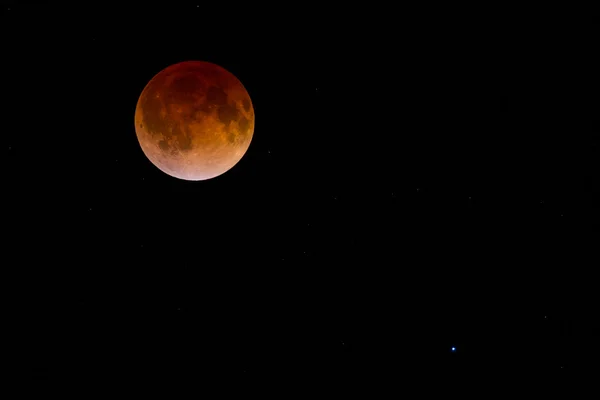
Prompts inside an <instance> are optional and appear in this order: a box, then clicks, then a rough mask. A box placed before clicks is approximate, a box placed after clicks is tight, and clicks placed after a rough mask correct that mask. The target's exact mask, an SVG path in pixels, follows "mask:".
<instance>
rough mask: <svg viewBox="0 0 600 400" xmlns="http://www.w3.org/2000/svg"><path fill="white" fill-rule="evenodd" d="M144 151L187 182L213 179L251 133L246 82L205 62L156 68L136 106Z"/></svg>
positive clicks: (241, 150)
mask: <svg viewBox="0 0 600 400" xmlns="http://www.w3.org/2000/svg"><path fill="white" fill-rule="evenodd" d="M135 132H136V134H137V138H138V141H139V142H140V146H141V147H142V151H143V152H144V154H145V155H146V157H148V159H149V160H150V161H151V162H152V163H153V164H154V165H155V166H156V167H157V168H158V169H160V170H161V171H163V172H165V173H166V174H168V175H171V176H173V177H175V178H179V179H184V180H188V181H200V180H206V179H211V178H214V177H216V176H219V175H221V174H223V173H225V172H227V171H228V170H230V169H231V168H232V167H233V166H234V165H235V164H237V163H238V162H239V161H240V160H241V158H242V157H243V156H244V154H245V153H246V151H247V150H248V147H249V146H250V141H251V140H252V136H253V134H254V107H253V105H252V101H251V100H250V96H249V95H248V92H247V91H246V88H244V85H242V83H241V82H240V81H239V80H238V79H237V78H236V77H235V76H234V75H233V74H232V73H230V72H229V71H227V70H225V69H224V68H222V67H220V66H218V65H215V64H212V63H209V62H205V61H185V62H181V63H178V64H174V65H171V66H169V67H167V68H165V69H163V70H162V71H160V72H159V73H158V74H156V76H154V78H152V79H151V80H150V82H149V83H148V84H147V85H146V87H145V88H144V90H143V91H142V93H141V95H140V97H139V99H138V102H137V106H136V109H135Z"/></svg>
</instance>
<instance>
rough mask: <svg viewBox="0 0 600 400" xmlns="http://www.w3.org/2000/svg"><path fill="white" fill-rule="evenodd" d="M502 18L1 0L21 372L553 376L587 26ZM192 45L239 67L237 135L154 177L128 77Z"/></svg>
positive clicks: (582, 208) (584, 185) (12, 288)
mask: <svg viewBox="0 0 600 400" xmlns="http://www.w3.org/2000/svg"><path fill="white" fill-rule="evenodd" d="M231 7H233V6H231ZM509 14H510V13H509ZM510 15H511V18H505V17H504V16H500V14H499V13H487V12H483V11H482V12H481V14H479V15H478V16H477V17H474V16H473V15H472V14H469V13H466V12H464V10H456V9H452V10H450V9H448V10H442V9H438V10H435V11H433V10H408V9H403V10H384V9H380V10H373V11H371V10H365V9H358V8H357V9H351V8H348V7H346V8H345V9H344V10H333V9H332V10H330V11H328V10H322V9H309V8H306V9H303V8H292V7H291V6H290V9H289V10H287V9H275V10H274V9H266V8H265V9H264V10H260V9H257V8H254V9H251V8H248V9H240V8H235V7H234V9H232V10H229V9H227V7H224V8H223V9H218V10H213V9H208V8H206V7H205V6H204V5H202V6H201V7H197V6H196V5H195V4H189V5H178V6H169V7H166V6H163V5H161V4H157V5H156V6H141V5H139V6H133V5H131V6H128V8H125V7H122V6H98V5H94V6H81V7H76V6H65V5H63V6H56V5H45V6H34V5H19V4H14V3H13V4H7V3H5V5H4V6H3V8H2V12H1V14H0V25H1V26H2V53H1V54H2V67H1V68H2V70H1V71H2V97H3V103H2V105H3V108H2V112H1V115H2V120H3V122H4V123H3V127H4V129H3V134H2V140H3V141H4V142H5V144H4V159H5V160H6V162H5V164H4V165H5V174H6V175H5V179H4V184H3V185H4V190H3V193H4V199H5V202H4V204H5V206H4V207H5V219H4V220H5V224H4V226H5V240H4V246H5V252H4V254H5V258H4V262H3V266H4V270H5V271H6V273H7V274H6V280H5V283H6V285H7V289H8V290H7V291H6V293H8V302H7V304H8V309H9V310H12V311H13V312H12V313H10V315H12V314H14V316H15V318H16V321H17V322H16V323H14V324H12V323H11V324H9V326H10V329H11V330H14V331H15V332H16V339H15V340H14V341H12V342H10V345H9V346H8V347H9V348H10V349H11V350H16V352H17V354H19V357H18V359H19V361H20V362H19V363H18V367H17V368H18V370H19V371H24V373H25V375H26V376H27V377H32V378H34V379H35V380H38V381H47V382H48V381H58V380H61V379H63V378H65V377H70V378H72V377H77V380H78V381H87V380H97V379H99V380H102V381H104V382H111V381H115V380H117V379H125V380H129V379H138V378H139V379H141V380H145V379H154V378H157V379H163V378H166V377H169V378H170V377H173V378H176V379H180V380H182V381H192V382H197V381H202V380H211V379H215V378H216V379H221V378H222V379H224V380H225V381H227V382H229V383H239V382H255V381H261V380H264V379H267V378H265V377H266V376H268V377H270V378H269V379H275V380H277V381H281V380H282V379H283V380H285V379H288V378H289V379H302V380H304V381H306V382H314V381H319V380H323V381H325V382H338V381H340V382H345V383H352V382H353V381H354V380H357V379H362V378H364V377H366V376H371V375H374V376H380V377H381V376H388V374H389V376H391V377H393V378H394V379H396V380H401V379H402V377H403V376H404V377H406V376H407V375H406V373H412V374H416V375H423V376H439V377H443V376H451V377H456V378H457V381H456V382H459V381H460V380H461V379H462V380H465V379H466V378H465V377H466V376H470V377H472V376H473V374H474V373H483V374H491V375H493V374H496V373H498V371H504V372H500V373H501V374H502V373H505V372H506V371H510V373H516V372H526V373H528V374H534V375H535V374H539V375H540V376H542V377H545V378H544V379H548V382H553V383H556V382H559V381H560V380H557V379H559V378H560V375H565V374H571V373H572V371H574V370H577V369H578V368H581V369H589V368H590V366H592V365H593V364H592V363H591V361H592V360H593V354H595V351H596V350H597V344H595V342H594V341H593V340H592V339H593V338H594V337H595V335H597V334H598V328H597V321H598V320H597V318H598V317H597V313H594V308H593V306H592V304H593V298H594V292H595V290H596V289H594V285H593V282H594V280H593V279H592V277H593V275H594V273H595V269H597V260H596V257H595V256H594V254H593V252H592V251H591V250H592V249H593V248H594V247H597V239H595V236H594V235H597V233H598V229H597V226H598V225H597V223H598V203H597V195H598V192H597V190H598V185H597V183H598V181H597V171H598V169H597V167H598V134H599V131H598V130H599V122H598V121H599V120H598V106H599V104H598V96H597V93H598V90H597V89H598V74H597V71H598V69H597V63H595V60H594V58H593V53H594V51H593V50H592V49H593V46H592V44H593V43H592V42H590V41H589V39H590V38H593V37H594V34H595V35H597V32H598V31H597V24H596V25H594V21H593V18H591V17H589V18H587V19H586V18H582V19H581V20H573V21H571V20H567V19H566V18H559V17H552V18H550V17H547V16H545V15H542V14H540V13H537V14H532V15H528V16H525V15H524V14H523V17H519V18H517V17H515V15H520V14H519V13H513V14H510ZM596 21H597V20H596ZM596 37H597V36H596ZM185 60H205V61H210V62H213V63H216V64H219V65H221V66H223V67H224V68H226V69H227V70H229V71H231V72H232V73H233V74H235V75H236V76H237V77H238V78H239V79H240V80H241V81H242V82H243V84H244V85H245V87H246V88H247V90H248V92H249V93H250V96H251V98H252V101H253V103H254V108H255V112H256V128H255V133H254V138H253V141H252V144H251V146H250V148H249V150H248V152H247V154H246V155H245V157H244V158H243V159H242V160H241V161H240V162H239V164H238V165H236V166H235V167H234V168H233V169H232V170H231V171H229V172H227V173H226V174H224V175H222V176H220V177H218V178H216V179H213V180H210V181H204V182H186V181H181V180H177V179H175V178H171V177H169V176H167V175H165V174H164V173H162V172H161V171H159V170H158V169H157V168H155V167H154V166H153V165H152V164H151V163H150V162H149V161H148V160H147V159H146V158H145V156H144V154H143V153H142V151H141V148H140V147H139V144H138V142H137V138H136V136H135V131H134V126H133V115H134V110H135V106H136V102H137V99H138V96H139V94H140V93H141V91H142V90H143V88H144V86H145V85H146V84H147V82H148V81H149V80H150V79H151V78H152V77H153V76H154V75H155V74H156V73H158V72H159V71H160V70H162V69H163V68H165V67H166V66H168V65H170V64H173V63H176V62H180V61H185ZM593 190H595V192H593ZM593 196H596V198H594V197H593ZM594 201H595V203H594ZM595 240H596V241H595ZM13 328H14V329H13ZM452 346H455V347H456V349H457V351H456V352H451V351H450V348H451V347H452ZM592 368H593V366H592ZM466 371H468V373H467V372H466ZM433 374H437V375H433ZM557 376H558V378H557Z"/></svg>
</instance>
